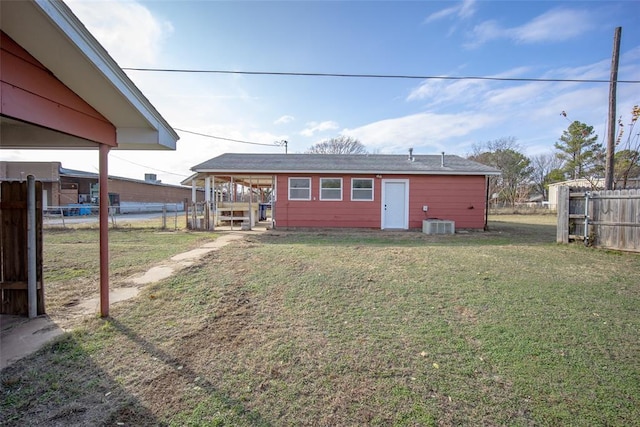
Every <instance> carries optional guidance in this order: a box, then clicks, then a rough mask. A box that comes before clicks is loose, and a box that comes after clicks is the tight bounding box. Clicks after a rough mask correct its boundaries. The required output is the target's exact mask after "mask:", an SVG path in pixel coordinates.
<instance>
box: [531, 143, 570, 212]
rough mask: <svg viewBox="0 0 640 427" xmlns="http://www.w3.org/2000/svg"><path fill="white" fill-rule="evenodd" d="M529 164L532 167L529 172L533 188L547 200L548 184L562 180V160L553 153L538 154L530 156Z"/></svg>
mask: <svg viewBox="0 0 640 427" xmlns="http://www.w3.org/2000/svg"><path fill="white" fill-rule="evenodd" d="M531 166H532V167H533V173H532V174H531V181H532V183H533V188H534V189H535V191H537V192H539V193H540V194H542V196H543V197H544V199H545V200H547V198H548V196H549V194H548V193H549V184H552V183H554V182H559V181H562V180H563V173H562V172H561V169H562V160H560V159H559V158H558V156H556V155H555V154H553V153H545V154H538V155H537V156H533V157H531Z"/></svg>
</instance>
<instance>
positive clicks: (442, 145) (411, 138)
mask: <svg viewBox="0 0 640 427" xmlns="http://www.w3.org/2000/svg"><path fill="white" fill-rule="evenodd" d="M500 120H502V119H501V118H499V117H496V116H494V115H491V114H485V113H471V112H462V113H459V114H435V113H419V114H413V115H409V116H405V117H399V118H396V119H388V120H381V121H378V122H374V123H370V124H368V125H365V126H362V127H359V128H355V129H345V130H344V131H343V132H342V133H343V134H345V135H349V136H353V137H354V138H357V139H358V140H359V141H360V142H362V143H363V144H364V145H365V146H366V147H367V148H368V149H369V150H370V151H380V152H382V153H398V152H400V151H406V150H407V149H408V148H410V147H414V148H418V147H424V149H428V150H430V152H439V151H449V152H451V148H452V146H453V145H452V144H450V142H451V141H452V140H456V139H457V140H460V139H461V138H463V137H465V136H467V135H469V134H471V133H472V132H474V131H475V130H478V129H481V128H483V127H487V126H493V125H495V123H497V122H498V121H500ZM459 154H460V153H459Z"/></svg>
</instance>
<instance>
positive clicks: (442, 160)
mask: <svg viewBox="0 0 640 427" xmlns="http://www.w3.org/2000/svg"><path fill="white" fill-rule="evenodd" d="M440 167H441V168H443V167H444V151H443V152H442V156H441V157H440Z"/></svg>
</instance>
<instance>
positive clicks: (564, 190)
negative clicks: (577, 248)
mask: <svg viewBox="0 0 640 427" xmlns="http://www.w3.org/2000/svg"><path fill="white" fill-rule="evenodd" d="M557 209H558V226H557V228H556V242H557V243H569V187H567V186H566V185H563V186H560V187H558V205H557Z"/></svg>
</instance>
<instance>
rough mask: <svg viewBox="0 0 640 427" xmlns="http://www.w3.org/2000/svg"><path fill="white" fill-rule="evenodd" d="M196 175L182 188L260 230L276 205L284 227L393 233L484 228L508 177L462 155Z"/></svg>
mask: <svg viewBox="0 0 640 427" xmlns="http://www.w3.org/2000/svg"><path fill="white" fill-rule="evenodd" d="M191 169H192V170H193V171H194V172H195V174H194V175H192V176H191V177H189V178H188V179H186V180H185V181H183V182H182V184H185V185H192V187H193V188H197V187H204V188H205V197H206V200H207V201H208V202H209V204H210V207H211V210H212V211H213V212H215V213H216V214H217V215H216V218H224V219H225V220H229V219H231V221H233V218H229V215H228V214H227V215H224V214H223V213H222V212H223V211H222V212H221V207H222V210H225V209H226V210H230V211H231V212H233V211H234V209H235V208H234V207H233V204H234V203H241V204H243V205H245V206H246V205H247V204H248V205H249V208H248V210H247V212H248V213H246V214H244V215H243V216H242V217H241V218H240V219H242V220H245V221H246V220H249V222H250V223H251V224H252V225H253V224H255V222H256V221H255V220H256V219H259V217H260V216H261V215H260V214H259V213H258V214H257V215H256V213H255V210H256V209H258V208H259V206H260V203H261V202H262V203H268V204H269V207H270V208H271V221H272V223H273V226H274V227H276V226H277V227H278V228H301V227H312V228H327V227H331V228H334V227H337V228H341V227H343V228H370V229H385V230H389V229H391V230H409V229H420V228H422V227H423V221H424V220H446V221H451V222H453V223H454V224H455V227H456V228H459V229H484V228H485V227H486V225H487V188H488V185H487V179H488V177H489V176H491V175H499V174H500V171H499V170H497V169H494V168H491V167H489V166H485V165H482V164H480V163H477V162H473V161H471V160H467V159H464V158H462V157H459V156H455V155H445V154H444V153H442V154H440V155H413V153H412V151H410V152H409V155H408V156H407V155H386V154H354V155H344V154H233V153H228V154H223V155H221V156H218V157H215V158H212V159H210V160H207V161H206V162H203V163H200V164H198V165H196V166H194V167H193V168H191ZM239 189H240V190H239ZM249 189H251V190H250V191H249ZM265 194H267V195H268V196H269V197H268V200H265V198H264V195H265ZM239 195H241V197H239ZM218 223H219V221H218V220H216V221H214V224H218ZM210 228H212V227H210Z"/></svg>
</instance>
